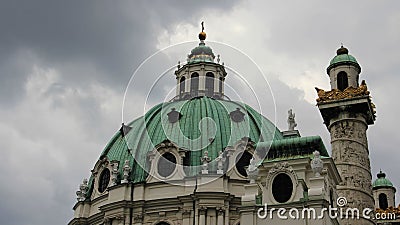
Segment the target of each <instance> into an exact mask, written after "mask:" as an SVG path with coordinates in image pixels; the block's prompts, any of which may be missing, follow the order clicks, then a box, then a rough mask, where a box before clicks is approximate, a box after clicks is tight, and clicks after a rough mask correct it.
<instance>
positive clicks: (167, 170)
mask: <svg viewBox="0 0 400 225" xmlns="http://www.w3.org/2000/svg"><path fill="white" fill-rule="evenodd" d="M175 167H176V158H175V156H174V155H173V154H172V153H169V152H167V153H164V154H163V155H162V156H161V157H160V160H159V161H158V166H157V169H158V174H160V176H162V177H168V176H169V175H171V174H172V173H173V172H174V170H175Z"/></svg>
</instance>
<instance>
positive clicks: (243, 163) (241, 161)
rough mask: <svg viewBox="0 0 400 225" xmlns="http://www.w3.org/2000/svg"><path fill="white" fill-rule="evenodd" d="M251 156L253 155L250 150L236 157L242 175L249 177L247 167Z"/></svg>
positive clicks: (237, 166)
mask: <svg viewBox="0 0 400 225" xmlns="http://www.w3.org/2000/svg"><path fill="white" fill-rule="evenodd" d="M251 158H253V156H252V155H251V154H250V153H249V152H248V151H244V152H242V153H240V154H239V155H238V156H237V157H236V169H237V171H238V172H239V173H240V175H242V176H244V177H247V172H246V168H247V167H248V166H249V164H250V160H251Z"/></svg>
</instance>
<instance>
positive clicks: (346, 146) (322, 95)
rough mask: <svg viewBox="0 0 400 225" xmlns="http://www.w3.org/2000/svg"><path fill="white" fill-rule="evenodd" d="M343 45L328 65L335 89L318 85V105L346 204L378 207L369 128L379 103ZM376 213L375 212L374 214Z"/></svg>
mask: <svg viewBox="0 0 400 225" xmlns="http://www.w3.org/2000/svg"><path fill="white" fill-rule="evenodd" d="M348 53H349V51H348V49H347V48H344V47H343V46H342V47H341V48H339V49H338V50H337V55H336V56H335V57H334V58H333V59H332V60H331V62H330V65H329V66H328V68H327V73H328V75H329V78H330V84H331V90H330V91H324V90H322V89H319V88H316V90H317V93H318V99H317V106H318V108H319V110H320V112H321V115H322V118H323V120H324V124H325V125H326V127H327V129H328V131H329V133H330V136H331V145H332V158H333V159H334V162H335V164H336V166H337V168H338V171H339V173H340V175H341V178H342V183H340V184H339V185H338V186H337V193H338V196H339V197H345V198H346V199H347V202H348V204H347V205H346V206H344V207H345V208H358V209H359V210H360V214H361V215H362V211H363V209H365V208H370V209H371V210H373V209H374V198H373V197H372V186H371V179H372V176H371V167H370V159H369V149H368V141H367V129H368V126H369V125H372V124H374V121H375V106H374V104H373V103H372V102H371V98H370V93H369V91H368V89H367V85H366V83H365V81H362V82H361V84H359V81H358V80H359V74H360V72H361V67H360V65H359V64H358V62H357V60H356V59H355V58H354V57H353V56H351V55H349V54H348ZM348 216H349V217H350V219H343V221H342V223H341V224H352V225H354V224H360V225H361V224H363V225H365V224H374V222H373V221H372V220H367V219H365V218H362V216H360V219H359V220H357V219H351V215H348ZM371 216H372V215H371Z"/></svg>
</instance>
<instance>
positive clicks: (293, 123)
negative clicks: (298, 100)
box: [287, 109, 297, 131]
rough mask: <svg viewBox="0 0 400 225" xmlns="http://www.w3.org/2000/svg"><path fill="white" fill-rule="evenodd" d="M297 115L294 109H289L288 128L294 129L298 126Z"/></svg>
mask: <svg viewBox="0 0 400 225" xmlns="http://www.w3.org/2000/svg"><path fill="white" fill-rule="evenodd" d="M295 117H296V114H295V113H293V111H292V109H289V111H288V119H287V123H288V130H290V131H292V130H294V128H295V127H296V126H297V123H296V121H295Z"/></svg>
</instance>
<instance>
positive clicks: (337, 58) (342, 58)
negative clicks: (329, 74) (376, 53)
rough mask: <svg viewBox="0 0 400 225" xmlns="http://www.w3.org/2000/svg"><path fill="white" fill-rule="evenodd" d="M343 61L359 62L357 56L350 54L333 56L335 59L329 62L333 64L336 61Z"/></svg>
mask: <svg viewBox="0 0 400 225" xmlns="http://www.w3.org/2000/svg"><path fill="white" fill-rule="evenodd" d="M341 62H352V63H357V64H358V62H357V60H356V58H354V56H352V55H349V54H343V55H337V56H335V57H333V59H332V60H331V62H330V63H329V65H333V64H336V63H341Z"/></svg>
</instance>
